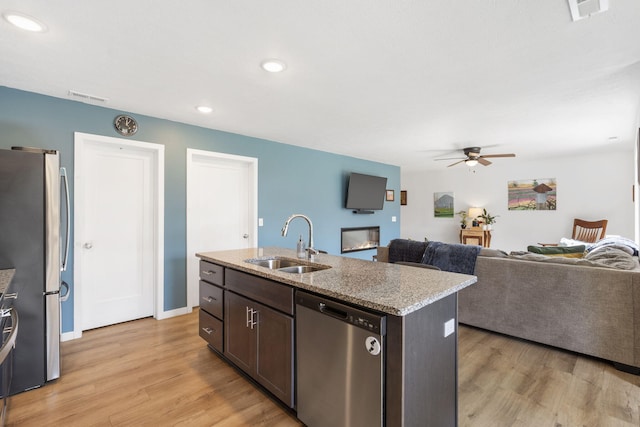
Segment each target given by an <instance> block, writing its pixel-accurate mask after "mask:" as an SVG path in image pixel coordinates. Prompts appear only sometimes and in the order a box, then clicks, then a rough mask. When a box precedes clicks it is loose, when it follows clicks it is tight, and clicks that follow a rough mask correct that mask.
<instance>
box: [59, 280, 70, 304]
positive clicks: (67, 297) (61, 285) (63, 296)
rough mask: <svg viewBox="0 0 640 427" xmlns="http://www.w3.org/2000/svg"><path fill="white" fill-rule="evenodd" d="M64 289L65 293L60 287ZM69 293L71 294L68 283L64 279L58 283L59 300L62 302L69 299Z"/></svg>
mask: <svg viewBox="0 0 640 427" xmlns="http://www.w3.org/2000/svg"><path fill="white" fill-rule="evenodd" d="M63 288H64V289H65V293H64V294H63V293H62V289H63ZM69 295H71V289H70V288H69V284H68V283H67V282H65V281H63V282H62V283H60V302H64V301H66V300H68V299H69Z"/></svg>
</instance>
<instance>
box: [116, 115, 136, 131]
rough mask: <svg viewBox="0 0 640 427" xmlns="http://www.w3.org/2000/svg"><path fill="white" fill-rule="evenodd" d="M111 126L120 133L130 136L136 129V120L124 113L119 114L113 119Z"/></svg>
mask: <svg viewBox="0 0 640 427" xmlns="http://www.w3.org/2000/svg"><path fill="white" fill-rule="evenodd" d="M113 126H114V127H115V128H116V130H117V131H118V133H119V134H120V135H124V136H131V135H133V134H134V133H136V132H137V131H138V122H136V120H135V119H134V118H133V117H131V116H127V115H125V114H121V115H119V116H117V117H116V118H115V120H114V121H113Z"/></svg>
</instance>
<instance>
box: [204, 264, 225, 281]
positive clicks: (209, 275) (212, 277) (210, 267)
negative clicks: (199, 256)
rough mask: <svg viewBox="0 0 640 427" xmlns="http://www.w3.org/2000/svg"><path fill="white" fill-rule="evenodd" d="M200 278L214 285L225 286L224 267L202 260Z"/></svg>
mask: <svg viewBox="0 0 640 427" xmlns="http://www.w3.org/2000/svg"><path fill="white" fill-rule="evenodd" d="M200 278H201V279H202V280H205V281H207V282H209V283H213V284H214V285H219V286H224V267H222V266H219V265H216V264H211V263H210V262H207V261H202V260H200Z"/></svg>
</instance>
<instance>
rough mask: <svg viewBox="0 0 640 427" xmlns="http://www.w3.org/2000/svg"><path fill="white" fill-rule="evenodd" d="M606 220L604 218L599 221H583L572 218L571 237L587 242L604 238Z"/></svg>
mask: <svg viewBox="0 0 640 427" xmlns="http://www.w3.org/2000/svg"><path fill="white" fill-rule="evenodd" d="M607 222H608V221H607V220H606V219H602V220H600V221H585V220H583V219H578V218H576V219H574V220H573V235H572V237H571V238H572V239H574V240H580V241H583V242H587V243H595V242H597V241H598V240H600V239H602V238H604V236H605V232H606V231H607Z"/></svg>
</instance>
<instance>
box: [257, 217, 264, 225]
mask: <svg viewBox="0 0 640 427" xmlns="http://www.w3.org/2000/svg"><path fill="white" fill-rule="evenodd" d="M263 225H264V219H262V218H258V227H262V226H263Z"/></svg>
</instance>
